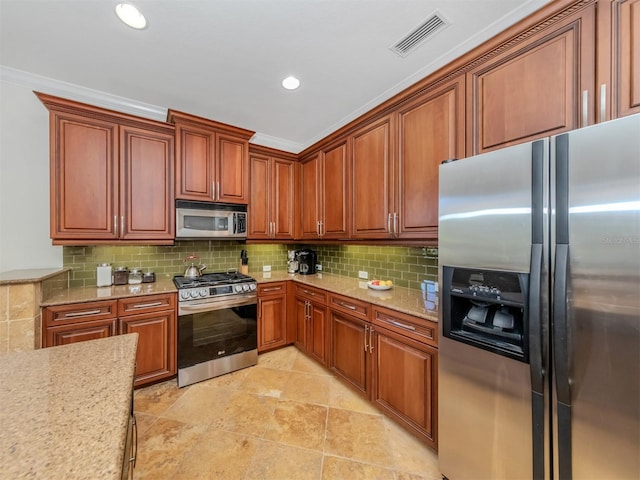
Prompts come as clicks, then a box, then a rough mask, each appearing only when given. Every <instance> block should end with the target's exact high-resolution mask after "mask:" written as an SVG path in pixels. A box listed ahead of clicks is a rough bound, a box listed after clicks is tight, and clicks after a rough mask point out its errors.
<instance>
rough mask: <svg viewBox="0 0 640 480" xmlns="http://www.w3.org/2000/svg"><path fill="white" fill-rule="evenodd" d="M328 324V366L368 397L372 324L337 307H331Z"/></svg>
mask: <svg viewBox="0 0 640 480" xmlns="http://www.w3.org/2000/svg"><path fill="white" fill-rule="evenodd" d="M329 324H330V327H329V331H330V335H331V349H330V357H329V368H331V370H333V371H334V372H335V373H336V374H338V375H339V376H340V377H342V378H343V379H345V380H346V381H347V382H349V384H350V385H351V386H352V387H354V388H355V389H356V390H358V391H359V392H360V393H361V394H362V395H364V396H365V397H368V395H369V393H370V392H369V390H370V388H369V383H370V380H369V378H370V377H369V375H370V372H369V370H370V365H371V360H370V358H371V355H370V354H369V351H368V348H367V342H368V341H369V338H368V333H369V324H368V323H367V322H363V321H362V320H359V319H357V318H354V317H352V316H350V315H346V314H344V313H342V312H338V311H336V310H329Z"/></svg>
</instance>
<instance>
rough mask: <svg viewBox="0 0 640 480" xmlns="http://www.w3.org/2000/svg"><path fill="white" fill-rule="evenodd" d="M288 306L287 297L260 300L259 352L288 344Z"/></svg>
mask: <svg viewBox="0 0 640 480" xmlns="http://www.w3.org/2000/svg"><path fill="white" fill-rule="evenodd" d="M286 304H287V297H286V295H279V296H267V297H265V298H259V299H258V352H260V353H262V352H266V351H267V350H272V349H274V348H278V347H281V346H283V345H285V344H286V342H287V335H286V325H287V317H286Z"/></svg>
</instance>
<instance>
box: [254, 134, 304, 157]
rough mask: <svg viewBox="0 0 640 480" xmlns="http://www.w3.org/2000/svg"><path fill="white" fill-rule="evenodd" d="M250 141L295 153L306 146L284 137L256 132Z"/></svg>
mask: <svg viewBox="0 0 640 480" xmlns="http://www.w3.org/2000/svg"><path fill="white" fill-rule="evenodd" d="M250 142H251V143H252V144H254V145H262V146H263V147H270V148H275V149H277V150H284V151H285V152H290V153H296V154H297V153H300V152H301V151H302V150H304V149H305V148H307V146H305V145H303V144H301V143H297V142H291V141H289V140H285V139H284V138H279V137H272V136H271V135H266V134H264V133H256V134H255V135H254V136H253V137H252V138H251V140H250ZM309 145H310V144H309Z"/></svg>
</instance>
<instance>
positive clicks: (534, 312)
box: [529, 244, 547, 480]
mask: <svg viewBox="0 0 640 480" xmlns="http://www.w3.org/2000/svg"><path fill="white" fill-rule="evenodd" d="M542 267H543V246H542V245H541V244H533V245H532V246H531V270H530V272H531V273H530V276H529V369H530V371H531V427H532V440H533V441H532V446H533V475H532V478H533V479H534V480H542V479H544V469H545V434H546V433H547V429H546V428H545V421H544V395H545V392H544V377H545V372H544V367H543V365H544V363H543V345H542V291H541V290H542Z"/></svg>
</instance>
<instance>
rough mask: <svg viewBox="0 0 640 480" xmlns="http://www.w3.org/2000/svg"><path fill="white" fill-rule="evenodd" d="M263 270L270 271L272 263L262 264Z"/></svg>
mask: <svg viewBox="0 0 640 480" xmlns="http://www.w3.org/2000/svg"><path fill="white" fill-rule="evenodd" d="M262 271H263V272H270V271H271V265H263V266H262Z"/></svg>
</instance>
